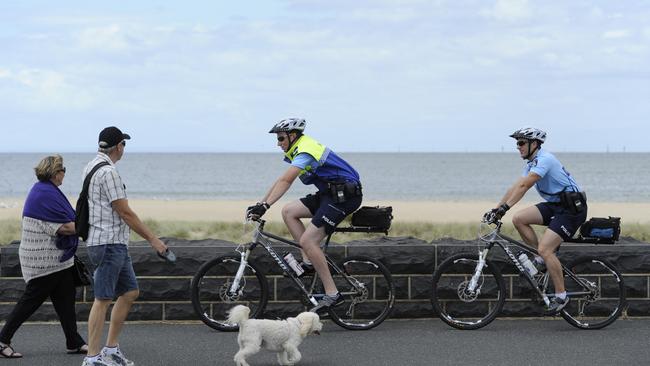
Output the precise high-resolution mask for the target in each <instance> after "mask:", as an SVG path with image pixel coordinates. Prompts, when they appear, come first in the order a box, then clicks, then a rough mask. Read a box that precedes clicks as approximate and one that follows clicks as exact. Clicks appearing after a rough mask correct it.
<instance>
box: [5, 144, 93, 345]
mask: <svg viewBox="0 0 650 366" xmlns="http://www.w3.org/2000/svg"><path fill="white" fill-rule="evenodd" d="M34 170H35V171H36V177H37V178H38V182H36V183H35V184H34V186H33V187H32V189H31V190H30V191H29V195H28V196H27V199H26V200H25V207H24V209H23V221H22V237H21V241H20V248H19V253H18V254H19V257H20V266H21V269H22V274H23V278H24V279H25V282H27V286H26V287H25V292H24V293H23V295H22V297H21V298H20V300H18V303H16V306H15V307H14V309H13V311H12V312H11V314H9V317H8V318H7V321H6V323H5V325H4V327H3V328H2V331H0V357H4V358H20V357H22V356H23V355H22V354H20V353H18V352H15V351H14V349H13V347H12V346H11V339H12V338H13V336H14V334H15V333H16V331H17V330H18V328H19V327H20V326H21V325H22V324H23V322H25V321H26V320H27V319H28V318H29V317H30V316H31V315H32V314H34V312H35V311H36V310H38V308H39V307H40V306H41V305H42V304H43V302H44V301H45V300H46V299H47V298H48V297H49V298H50V299H51V301H52V305H53V306H54V310H55V311H56V313H57V315H58V317H59V321H60V322H61V327H62V328H63V333H64V334H65V339H66V349H67V351H68V353H85V352H86V351H87V350H88V346H87V345H86V342H85V341H84V339H83V338H82V337H81V335H79V332H77V316H76V311H75V296H76V289H75V285H74V280H73V271H74V258H73V256H74V253H75V251H76V250H77V245H78V242H79V238H78V237H77V235H76V232H75V224H74V220H75V212H74V209H73V208H72V205H70V202H69V201H68V199H67V198H66V197H65V195H64V194H63V192H61V191H60V190H59V186H60V185H61V184H62V183H63V178H64V177H65V167H64V166H63V158H62V157H61V156H59V155H55V156H48V157H46V158H44V159H43V160H41V162H40V163H39V164H38V165H37V166H36V168H34Z"/></svg>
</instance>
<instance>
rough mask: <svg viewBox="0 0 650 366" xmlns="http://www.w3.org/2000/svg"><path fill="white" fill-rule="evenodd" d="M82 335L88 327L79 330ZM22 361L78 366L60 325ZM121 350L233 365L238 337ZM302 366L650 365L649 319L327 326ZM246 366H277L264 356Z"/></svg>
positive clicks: (165, 336)
mask: <svg viewBox="0 0 650 366" xmlns="http://www.w3.org/2000/svg"><path fill="white" fill-rule="evenodd" d="M80 328H81V330H82V334H83V335H85V332H86V325H85V324H80ZM13 345H14V346H15V348H16V350H17V351H19V352H22V353H24V354H25V357H24V358H23V359H20V360H5V359H1V360H0V365H2V366H4V365H11V366H19V365H20V366H22V365H29V366H41V365H42V366H52V365H66V366H67V365H81V362H82V356H79V355H66V354H65V342H64V339H63V334H62V332H61V329H60V327H59V325H58V324H26V325H23V327H22V328H21V329H20V330H19V331H18V333H17V334H16V336H15V337H14V340H13ZM121 346H122V349H123V351H124V352H125V354H126V355H127V357H129V358H130V359H132V360H133V361H135V363H136V365H138V366H157V365H173V366H177V365H179V366H203V365H234V362H233V361H232V357H233V355H234V354H235V352H236V351H237V341H236V333H222V332H217V331H213V330H211V329H210V328H208V327H206V326H204V325H202V324H149V323H148V324H137V323H129V324H127V325H126V326H125V328H124V331H123V334H122V338H121ZM300 350H301V352H302V354H303V360H302V361H301V362H300V365H319V366H323V365H337V366H339V365H355V366H356V365H369V366H370V365H372V366H380V365H481V366H486V365H495V366H507V365H517V366H522V365H549V366H551V365H552V366H560V365H589V366H593V365H626V366H632V365H634V366H636V365H648V364H650V319H636V320H618V321H617V322H616V323H614V324H612V325H611V326H609V327H608V328H605V329H603V330H597V331H585V330H579V329H575V328H573V327H572V326H570V325H569V324H568V323H566V322H564V321H563V320H542V319H540V320H496V321H495V322H493V323H492V324H490V325H488V326H487V327H485V328H483V329H480V330H475V331H460V330H456V329H452V328H450V327H448V326H447V325H445V324H444V323H442V322H441V321H439V320H437V319H436V320H409V321H397V320H388V321H386V322H384V323H383V324H382V325H380V326H379V327H377V328H375V329H373V330H370V331H348V330H344V329H342V328H339V327H338V326H337V325H335V324H333V323H331V322H326V324H325V327H324V331H323V332H322V335H321V336H315V335H314V336H309V337H308V338H306V339H305V341H304V342H303V344H302V345H301V346H300ZM249 362H250V363H251V365H269V366H270V365H277V363H276V359H275V355H274V354H273V353H270V352H268V351H262V352H260V353H258V354H256V355H255V356H253V357H251V358H250V359H249Z"/></svg>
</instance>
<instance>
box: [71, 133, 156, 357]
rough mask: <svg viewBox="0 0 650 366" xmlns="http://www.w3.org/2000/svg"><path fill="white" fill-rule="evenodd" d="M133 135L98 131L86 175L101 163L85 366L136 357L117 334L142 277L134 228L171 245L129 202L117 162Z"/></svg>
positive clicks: (91, 198) (95, 186)
mask: <svg viewBox="0 0 650 366" xmlns="http://www.w3.org/2000/svg"><path fill="white" fill-rule="evenodd" d="M130 138H131V137H130V136H129V135H127V134H124V133H122V131H120V130H119V129H118V128H117V127H107V128H105V129H103V130H102V131H101V133H100V134H99V150H98V153H97V156H96V157H95V158H94V159H93V160H92V161H91V162H90V163H88V165H87V166H86V168H85V169H84V173H83V179H85V177H86V175H87V174H88V173H89V172H90V171H91V170H92V169H93V167H95V166H96V165H97V164H100V163H102V162H106V163H108V164H107V165H105V166H102V167H100V168H99V169H98V170H97V171H96V172H95V174H94V175H93V176H92V178H91V180H90V186H89V188H88V213H89V224H90V228H89V230H88V240H87V241H86V245H87V247H88V257H89V258H90V260H91V262H92V263H93V265H94V266H95V268H96V269H95V276H94V283H93V291H94V293H95V301H94V303H93V306H92V309H91V310H90V315H89V317H88V356H87V357H86V358H85V359H84V362H83V364H82V366H104V365H121V366H130V365H133V364H134V363H133V362H132V361H130V360H128V359H127V358H126V357H124V354H123V353H122V352H121V350H120V348H119V344H118V336H119V334H120V331H121V329H122V326H123V324H124V321H125V320H126V317H127V315H128V314H129V311H130V309H131V305H132V304H133V302H134V301H135V300H136V299H137V297H138V294H139V290H138V282H137V280H136V277H135V272H134V271H133V264H132V262H131V257H130V256H129V252H128V244H129V235H130V229H133V230H134V231H135V232H136V233H138V234H139V235H140V236H141V237H143V238H145V239H146V240H147V241H148V242H149V243H150V244H151V246H152V247H153V248H154V249H155V250H156V252H158V254H159V255H164V253H166V252H167V246H166V245H165V243H163V242H162V241H161V240H160V239H159V238H158V237H156V236H155V235H154V234H153V233H152V232H151V230H149V228H148V227H147V226H146V225H145V224H144V223H142V221H141V220H140V219H139V218H138V216H137V215H136V214H135V212H133V210H131V208H130V207H129V202H128V200H127V197H126V186H125V185H124V183H122V178H121V177H120V175H119V173H118V172H117V169H116V168H115V163H116V162H117V161H118V160H120V159H121V158H122V156H123V155H124V149H125V147H126V140H129V139H130ZM115 298H117V300H116V301H115V306H114V307H113V310H112V311H111V321H110V327H109V330H108V339H107V340H106V346H104V347H103V348H101V346H100V342H101V336H102V334H103V332H102V331H103V328H104V319H105V318H106V312H107V311H108V307H109V306H110V304H111V302H112V300H113V299H115Z"/></svg>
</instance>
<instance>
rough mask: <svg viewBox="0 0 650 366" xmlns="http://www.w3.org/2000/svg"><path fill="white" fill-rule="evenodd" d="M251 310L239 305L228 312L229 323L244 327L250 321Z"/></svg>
mask: <svg viewBox="0 0 650 366" xmlns="http://www.w3.org/2000/svg"><path fill="white" fill-rule="evenodd" d="M250 313H251V309H249V308H248V306H244V305H237V306H235V307H234V308H232V309H230V311H229V312H228V323H232V324H237V325H242V324H243V323H244V322H246V321H247V320H248V315H249V314H250Z"/></svg>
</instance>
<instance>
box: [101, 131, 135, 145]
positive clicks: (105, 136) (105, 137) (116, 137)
mask: <svg viewBox="0 0 650 366" xmlns="http://www.w3.org/2000/svg"><path fill="white" fill-rule="evenodd" d="M130 139H131V136H129V135H127V134H125V133H122V131H120V129H119V128H117V127H115V126H111V127H106V128H105V129H103V130H102V132H100V133H99V147H101V148H104V149H106V148H109V147H113V146H115V145H117V144H119V143H120V142H122V141H123V140H130Z"/></svg>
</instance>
